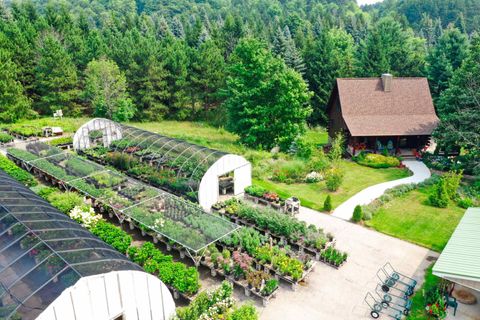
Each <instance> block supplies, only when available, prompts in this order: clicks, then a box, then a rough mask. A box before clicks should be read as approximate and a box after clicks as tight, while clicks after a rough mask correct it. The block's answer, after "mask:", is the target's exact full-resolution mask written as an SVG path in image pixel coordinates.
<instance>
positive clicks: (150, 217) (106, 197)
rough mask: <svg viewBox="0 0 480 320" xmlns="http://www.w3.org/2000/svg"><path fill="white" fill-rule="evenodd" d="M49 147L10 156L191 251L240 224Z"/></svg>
mask: <svg viewBox="0 0 480 320" xmlns="http://www.w3.org/2000/svg"><path fill="white" fill-rule="evenodd" d="M48 148H52V147H50V146H48V145H45V144H42V146H41V147H40V146H39V144H35V146H27V150H21V149H9V150H8V155H9V156H10V157H11V158H12V159H13V160H14V161H17V162H18V163H20V164H22V163H23V166H24V167H25V168H27V169H29V170H32V171H33V172H35V173H36V174H38V175H41V176H42V175H43V176H44V178H47V179H52V181H54V180H55V182H57V183H59V184H60V185H62V186H63V187H64V188H65V189H74V190H77V191H79V192H81V193H83V194H85V195H86V196H88V197H90V198H91V199H92V200H94V201H95V202H97V203H99V204H101V205H102V206H106V209H108V210H113V212H114V213H115V214H116V215H117V216H118V217H119V218H120V219H121V220H122V221H123V220H126V221H129V222H134V223H135V225H137V226H139V227H140V228H142V230H144V231H148V232H151V233H156V234H158V235H159V236H165V237H166V238H168V239H169V240H171V241H173V242H176V243H179V244H180V245H182V246H184V247H185V249H187V250H191V251H194V252H198V251H199V250H200V249H202V248H204V247H205V246H207V245H208V244H209V243H211V242H214V241H216V240H218V239H219V238H221V237H222V236H224V235H225V234H227V233H229V232H231V231H233V230H235V229H236V228H237V226H236V225H235V224H233V223H231V222H229V221H227V220H225V219H222V218H220V217H217V216H214V215H212V214H208V213H205V212H204V211H203V210H202V209H201V208H200V207H199V206H197V205H195V204H193V203H191V202H189V201H187V200H184V199H182V198H179V197H176V196H174V195H171V194H168V193H166V192H164V191H161V190H159V189H155V188H153V187H150V186H147V185H145V184H143V183H140V182H137V181H134V180H131V179H127V177H125V176H124V175H122V174H120V173H116V172H113V171H111V170H106V169H105V168H104V167H102V166H100V165H97V164H95V163H92V162H90V161H88V160H85V159H83V158H81V157H79V156H76V155H74V154H71V153H68V152H63V153H61V154H54V155H52V156H48V154H49V153H53V151H51V150H52V149H54V148H52V149H48Z"/></svg>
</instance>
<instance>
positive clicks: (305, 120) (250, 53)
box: [0, 0, 480, 165]
mask: <svg viewBox="0 0 480 320" xmlns="http://www.w3.org/2000/svg"><path fill="white" fill-rule="evenodd" d="M479 30H480V0H428V1H423V0H385V1H384V2H381V3H379V4H376V5H370V6H365V7H359V6H358V5H357V4H356V2H355V1H353V0H339V1H328V0H241V1H240V0H203V1H200V0H178V1H168V0H136V1H135V0H99V1H92V0H72V1H59V0H53V1H43V0H42V1H40V0H39V1H28V0H26V1H0V122H3V123H10V122H16V121H18V120H19V119H23V118H35V117H38V116H45V115H48V116H51V114H52V113H53V112H54V111H56V110H59V109H61V110H62V111H63V113H64V114H65V115H67V116H79V115H88V116H102V117H108V118H112V119H114V120H118V121H127V120H135V121H157V120H162V119H176V120H193V121H195V120H202V121H208V122H210V123H212V124H214V125H215V124H216V125H219V124H221V125H226V127H227V129H229V130H230V131H232V132H235V133H237V134H239V136H240V141H241V142H242V143H244V144H246V145H249V146H252V147H257V148H264V149H266V148H271V147H273V146H274V145H280V147H281V148H282V149H288V147H289V146H290V145H291V143H292V141H294V140H295V138H296V137H297V136H298V135H300V134H302V132H303V131H304V129H305V125H306V124H307V125H309V126H325V125H326V124H327V119H326V116H325V112H324V110H325V106H326V103H327V101H328V98H329V95H330V92H331V90H332V87H333V85H334V80H335V78H338V77H378V76H380V74H382V73H386V72H389V73H392V74H393V75H394V76H397V77H400V76H408V77H427V78H428V80H429V83H430V86H431V92H432V95H433V98H434V101H435V105H436V109H437V113H438V115H439V117H440V118H441V120H442V123H441V125H440V126H439V128H438V129H437V131H436V132H435V137H436V139H437V142H438V143H439V145H440V146H442V147H443V148H444V149H448V148H450V149H465V150H469V154H470V157H471V159H473V158H475V159H477V160H478V154H479V150H478V149H479V147H478V146H479V145H480V138H479V136H480V134H479V132H480V129H479V127H478V123H479V122H480V112H479V110H480V90H479V86H480V67H479V65H480V37H479V36H478V35H477V32H478V31H479ZM239 106H241V107H239ZM258 119H260V120H258ZM272 119H273V121H272ZM476 163H477V165H478V162H476Z"/></svg>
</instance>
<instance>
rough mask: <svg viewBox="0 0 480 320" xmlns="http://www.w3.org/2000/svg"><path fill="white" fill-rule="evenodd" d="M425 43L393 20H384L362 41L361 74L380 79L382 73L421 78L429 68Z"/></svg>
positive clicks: (359, 66)
mask: <svg viewBox="0 0 480 320" xmlns="http://www.w3.org/2000/svg"><path fill="white" fill-rule="evenodd" d="M424 50H425V49H424V45H423V40H421V39H419V38H415V37H414V36H413V35H412V34H411V31H409V32H407V31H405V30H404V29H403V28H402V26H401V24H400V23H399V22H397V21H395V20H394V19H393V18H391V17H387V18H383V19H381V20H380V21H379V22H377V23H376V24H375V25H374V26H373V27H372V28H371V29H370V31H369V33H368V35H367V37H366V39H365V40H364V41H361V42H360V47H359V50H358V68H357V74H358V75H359V76H364V77H378V76H380V75H381V74H382V73H386V72H388V73H392V74H394V75H396V76H420V75H422V73H423V67H424V65H425V57H424V56H425V52H424Z"/></svg>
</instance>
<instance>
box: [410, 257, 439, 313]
mask: <svg viewBox="0 0 480 320" xmlns="http://www.w3.org/2000/svg"><path fill="white" fill-rule="evenodd" d="M432 268H433V264H432V265H431V266H430V267H428V269H427V270H426V272H425V282H424V283H423V285H422V287H421V288H419V289H417V292H415V294H414V295H413V297H412V308H411V310H410V314H409V315H408V317H407V319H408V320H423V319H429V318H427V315H426V312H425V297H424V294H426V293H427V292H429V291H430V290H432V289H433V288H435V287H437V286H438V284H439V283H440V281H441V279H440V278H439V277H437V276H435V275H433V274H432Z"/></svg>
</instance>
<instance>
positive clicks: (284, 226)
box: [212, 198, 334, 260]
mask: <svg viewBox="0 0 480 320" xmlns="http://www.w3.org/2000/svg"><path fill="white" fill-rule="evenodd" d="M212 209H213V210H214V211H216V212H217V213H219V214H220V215H222V216H224V217H226V218H228V219H230V220H231V221H234V222H236V223H237V224H240V225H246V226H250V227H252V228H255V229H257V230H259V231H260V232H263V233H265V234H267V235H270V236H272V237H273V238H275V239H277V240H278V241H282V242H287V243H288V244H290V245H292V246H293V247H296V248H298V250H299V251H300V252H307V253H309V254H311V255H313V256H315V258H316V259H317V260H320V253H321V252H322V250H324V249H325V248H327V247H329V246H331V245H332V244H333V243H334V237H333V235H331V234H330V233H327V234H325V233H324V232H323V230H321V229H318V228H317V227H316V226H314V225H308V224H306V223H305V222H303V221H299V220H298V219H296V218H295V217H292V216H289V215H285V214H283V213H280V212H278V211H275V210H271V209H268V208H257V207H255V206H253V205H250V204H248V203H246V202H243V201H241V200H238V199H235V198H232V199H229V200H227V201H224V202H219V203H216V204H215V205H214V206H212Z"/></svg>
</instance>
